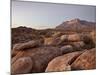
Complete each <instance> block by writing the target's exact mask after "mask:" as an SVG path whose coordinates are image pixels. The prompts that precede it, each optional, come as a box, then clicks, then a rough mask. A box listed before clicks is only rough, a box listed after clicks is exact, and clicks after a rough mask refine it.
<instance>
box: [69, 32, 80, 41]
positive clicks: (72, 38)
mask: <svg viewBox="0 0 100 75" xmlns="http://www.w3.org/2000/svg"><path fill="white" fill-rule="evenodd" d="M80 40H81V38H80V35H79V34H77V33H76V34H70V35H68V41H71V42H76V41H80Z"/></svg>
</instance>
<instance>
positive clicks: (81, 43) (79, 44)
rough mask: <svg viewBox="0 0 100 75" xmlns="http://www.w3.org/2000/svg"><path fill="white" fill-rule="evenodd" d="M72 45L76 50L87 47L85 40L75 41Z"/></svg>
mask: <svg viewBox="0 0 100 75" xmlns="http://www.w3.org/2000/svg"><path fill="white" fill-rule="evenodd" d="M72 46H73V48H74V50H83V49H84V47H85V43H84V42H83V41H78V42H73V43H72Z"/></svg>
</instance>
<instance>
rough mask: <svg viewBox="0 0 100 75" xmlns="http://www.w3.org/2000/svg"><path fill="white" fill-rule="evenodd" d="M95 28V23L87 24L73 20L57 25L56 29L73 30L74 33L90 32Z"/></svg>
mask: <svg viewBox="0 0 100 75" xmlns="http://www.w3.org/2000/svg"><path fill="white" fill-rule="evenodd" d="M95 28H96V23H94V22H88V21H85V20H80V19H73V20H70V21H65V22H63V23H62V24H60V25H58V26H57V27H56V29H60V30H75V31H78V30H79V31H81V30H82V31H91V30H93V29H95Z"/></svg>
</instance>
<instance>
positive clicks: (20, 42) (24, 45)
mask: <svg viewBox="0 0 100 75" xmlns="http://www.w3.org/2000/svg"><path fill="white" fill-rule="evenodd" d="M27 29H28V30H29V31H28V30H27ZM18 32H19V33H18ZM12 33H13V34H12V50H11V52H12V53H11V54H12V55H11V58H12V59H11V72H12V74H24V73H26V74H27V73H41V72H57V71H73V70H89V69H95V68H96V48H95V47H96V32H95V30H92V31H90V30H89V31H87V32H86V31H85V32H79V31H78V32H75V31H65V30H64V31H62V30H51V29H48V30H43V31H42V30H32V29H30V28H25V27H20V28H18V29H17V28H16V29H13V30H12Z"/></svg>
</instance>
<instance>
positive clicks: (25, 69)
mask: <svg viewBox="0 0 100 75" xmlns="http://www.w3.org/2000/svg"><path fill="white" fill-rule="evenodd" d="M32 64H33V63H32V60H31V58H30V57H22V58H19V59H18V60H16V62H15V63H14V64H12V66H11V72H12V74H24V73H29V72H30V71H31V69H32Z"/></svg>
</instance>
